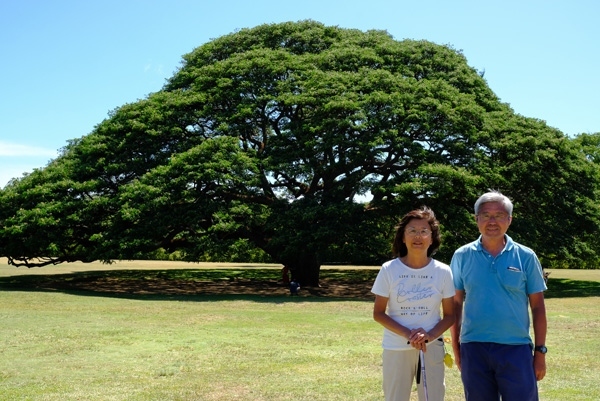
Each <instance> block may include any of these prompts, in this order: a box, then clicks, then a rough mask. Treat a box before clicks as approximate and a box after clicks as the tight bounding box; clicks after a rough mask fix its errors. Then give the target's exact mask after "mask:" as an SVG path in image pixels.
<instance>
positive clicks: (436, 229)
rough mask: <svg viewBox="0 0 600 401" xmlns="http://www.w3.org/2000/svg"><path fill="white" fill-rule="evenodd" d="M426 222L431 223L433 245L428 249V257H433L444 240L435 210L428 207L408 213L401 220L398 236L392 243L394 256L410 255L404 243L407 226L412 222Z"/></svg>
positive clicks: (397, 231)
mask: <svg viewBox="0 0 600 401" xmlns="http://www.w3.org/2000/svg"><path fill="white" fill-rule="evenodd" d="M415 219H416V220H425V221H427V223H429V227H431V241H432V242H431V245H430V246H429V248H428V249H427V256H431V255H433V254H434V253H435V252H436V251H437V250H438V249H439V247H440V244H441V243H442V238H441V235H440V223H439V221H437V219H436V218H435V213H433V210H431V209H430V208H428V207H427V206H423V207H422V208H420V209H415V210H411V211H410V212H408V213H406V214H405V215H404V216H403V217H402V219H400V223H399V224H398V225H397V226H396V236H395V237H394V242H393V243H392V254H393V255H394V256H395V257H402V256H406V254H407V253H408V249H407V248H406V244H405V243H404V241H403V239H404V230H405V229H406V226H407V225H408V223H409V222H410V221H411V220H415Z"/></svg>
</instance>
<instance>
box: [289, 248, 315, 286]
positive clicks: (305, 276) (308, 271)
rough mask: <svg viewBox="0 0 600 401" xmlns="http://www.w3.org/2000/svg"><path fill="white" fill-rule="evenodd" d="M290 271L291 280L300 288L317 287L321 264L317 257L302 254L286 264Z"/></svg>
mask: <svg viewBox="0 0 600 401" xmlns="http://www.w3.org/2000/svg"><path fill="white" fill-rule="evenodd" d="M286 266H287V267H288V268H289V269H290V272H291V279H292V280H295V281H296V282H298V283H299V284H300V287H318V286H319V275H320V272H321V263H320V262H319V261H318V260H317V255H314V254H302V255H299V257H297V258H296V259H294V260H290V261H289V262H287V263H286Z"/></svg>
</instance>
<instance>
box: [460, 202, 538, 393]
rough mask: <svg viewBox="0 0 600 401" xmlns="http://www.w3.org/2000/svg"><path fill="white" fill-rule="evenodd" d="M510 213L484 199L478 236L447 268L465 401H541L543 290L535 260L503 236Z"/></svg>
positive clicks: (502, 205) (478, 212) (503, 205)
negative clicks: (450, 276) (451, 282)
mask: <svg viewBox="0 0 600 401" xmlns="http://www.w3.org/2000/svg"><path fill="white" fill-rule="evenodd" d="M512 210H513V205H512V202H511V201H510V199H508V198H507V197H506V196H504V195H502V194H501V193H499V192H496V191H494V192H488V193H486V194H484V195H482V196H481V197H480V198H479V199H478V200H477V202H475V219H476V221H477V227H478V228H479V232H480V233H481V236H480V237H479V238H478V239H477V240H476V241H474V242H472V243H470V244H466V245H464V246H462V247H461V248H459V249H457V250H456V252H455V253H454V256H453V257H452V261H451V263H450V267H451V269H452V273H453V275H454V286H455V287H456V295H455V297H454V302H455V307H454V310H455V312H456V319H455V323H454V325H453V326H452V327H451V330H450V331H451V334H452V347H453V349H454V355H455V358H456V363H457V366H458V368H459V369H460V370H461V377H462V381H463V386H464V390H465V397H466V400H467V401H479V400H481V401H490V400H499V399H500V396H502V400H503V401H533V400H536V401H537V400H538V391H537V381H538V380H542V379H543V378H544V376H545V374H546V346H545V341H546V330H547V322H546V309H545V306H544V293H543V291H544V290H546V284H545V281H544V275H543V272H542V267H541V265H540V262H539V260H538V258H537V256H536V254H535V253H534V252H533V251H532V250H531V249H529V248H527V247H525V246H523V245H521V244H518V243H516V242H514V241H513V240H512V239H511V238H510V237H509V236H508V235H507V234H506V231H507V230H508V227H509V226H510V223H511V222H512ZM463 306H464V310H463ZM528 307H530V308H531V313H532V320H533V333H534V339H533V341H532V339H531V337H530V335H529V326H530V321H529V310H528Z"/></svg>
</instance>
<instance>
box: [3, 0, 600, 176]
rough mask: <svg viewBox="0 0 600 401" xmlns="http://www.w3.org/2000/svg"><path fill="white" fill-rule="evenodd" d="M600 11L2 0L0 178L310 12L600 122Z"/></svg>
mask: <svg viewBox="0 0 600 401" xmlns="http://www.w3.org/2000/svg"><path fill="white" fill-rule="evenodd" d="M206 3H208V4H206ZM599 16H600V2H598V1H596V0H568V1H567V0H504V1H494V2H492V1H482V0H476V1H474V0H473V1H471V0H469V1H467V0H453V1H450V0H430V1H427V0H423V1H414V0H411V1H404V0H369V1H358V0H339V1H333V0H317V1H315V0H303V1H301V2H289V1H274V0H253V1H248V0H232V1H228V0H221V1H207V0H204V1H202V0H197V1H192V0H163V1H158V0H145V1H144V0H2V1H0V55H1V56H0V187H3V186H4V185H5V184H6V183H7V182H8V181H9V180H10V179H11V178H13V177H20V176H21V175H22V174H23V173H24V172H29V171H31V170H32V169H34V168H41V167H44V166H45V165H46V164H47V163H48V161H49V160H50V159H52V158H54V157H56V155H57V152H58V150H59V149H60V148H62V147H63V146H65V145H66V144H67V141H68V140H69V139H73V138H79V137H81V136H83V135H86V134H88V133H90V132H91V131H92V130H93V129H94V127H95V126H96V125H97V124H99V123H100V122H101V121H102V120H104V119H105V118H107V116H108V112H109V111H111V110H113V109H115V108H117V107H119V106H121V105H123V104H125V103H132V102H135V101H137V100H138V99H143V98H145V97H146V96H147V95H148V94H150V93H152V92H157V91H159V90H161V88H162V86H163V84H164V83H165V80H166V79H167V78H168V77H170V76H172V75H173V73H174V72H175V71H176V70H177V68H178V66H179V65H180V61H181V56H182V55H184V54H186V53H189V52H190V51H192V50H193V49H194V48H196V47H198V46H201V45H202V44H204V43H206V42H208V41H210V40H211V39H214V38H217V37H219V36H222V35H226V34H229V33H232V32H234V31H236V30H237V29H241V28H250V27H254V26H257V25H260V24H264V23H277V22H284V21H299V20H304V19H312V20H315V21H319V22H322V23H324V24H326V25H336V26H340V27H343V28H356V29H360V30H363V31H364V30H368V29H380V30H386V31H388V32H389V33H390V34H391V35H393V36H394V38H395V39H397V40H402V39H405V38H409V39H425V40H430V41H432V42H435V43H438V44H448V45H451V46H452V47H454V48H455V49H458V50H461V51H462V52H463V54H464V55H465V56H466V58H467V61H468V63H469V65H470V66H472V67H474V68H476V69H477V70H480V71H481V70H485V79H486V80H487V82H488V85H489V86H490V88H491V89H492V90H493V91H494V92H495V93H496V94H497V95H498V96H499V97H500V98H501V100H502V101H503V102H505V103H509V104H510V105H511V107H512V108H513V109H514V111H515V112H517V113H519V114H522V115H524V116H527V117H534V118H539V119H541V120H545V121H546V122H547V123H548V125H550V126H552V127H555V128H558V129H560V130H561V131H562V132H564V133H565V134H568V135H576V134H579V133H583V132H586V133H594V132H600V112H599V110H598V109H599V104H598V103H599V102H598V96H599V95H600V73H599V71H600V24H598V17H599Z"/></svg>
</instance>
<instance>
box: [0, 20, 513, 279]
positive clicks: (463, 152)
mask: <svg viewBox="0 0 600 401" xmlns="http://www.w3.org/2000/svg"><path fill="white" fill-rule="evenodd" d="M494 113H496V114H498V113H500V114H506V115H507V116H512V111H511V110H510V109H508V107H507V106H506V105H503V104H501V103H500V102H499V101H498V99H497V98H496V96H495V95H494V94H493V92H492V91H491V90H490V89H489V88H488V87H487V85H486V83H485V81H484V80H483V78H482V77H481V76H480V74H478V73H477V71H475V70H474V69H473V68H471V67H469V66H468V65H467V62H466V60H465V58H464V56H463V55H462V54H461V53H460V52H458V51H455V50H453V49H451V48H449V47H446V46H439V45H436V44H433V43H429V42H425V41H412V40H404V41H397V40H394V39H393V38H392V37H391V36H390V35H388V34H387V33H386V32H383V31H369V32H361V31H357V30H349V29H342V28H338V27H327V26H324V25H322V24H320V23H317V22H313V21H304V22H298V23H283V24H273V25H262V26H259V27H256V28H254V29H243V30H241V31H239V32H236V33H234V34H231V35H227V36H223V37H221V38H218V39H215V40H213V41H211V42H209V43H207V44H205V45H203V46H201V47H199V48H197V49H195V50H194V51H193V52H191V53H190V54H187V55H185V56H184V57H183V63H182V66H181V68H180V69H179V71H178V72H177V73H176V74H175V75H174V76H173V77H172V78H171V79H170V80H169V81H168V82H167V84H166V85H165V86H164V88H163V89H162V90H161V91H160V92H157V93H154V94H151V95H149V96H148V97H147V98H146V99H143V100H140V101H138V102H137V103H134V104H127V105H124V106H122V107H120V108H118V109H116V110H115V111H114V112H112V113H111V115H110V116H109V118H107V119H106V120H105V121H103V122H101V123H100V124H99V125H98V126H96V127H95V129H94V130H93V132H91V133H90V134H88V135H86V136H84V137H82V138H80V139H76V140H72V141H71V142H70V143H69V144H68V145H67V146H66V147H65V148H64V149H63V151H62V154H61V156H60V157H58V158H57V159H55V160H53V161H52V162H51V163H50V164H49V165H48V166H47V167H45V168H43V169H40V170H37V171H35V172H34V173H32V174H30V175H28V176H25V177H23V178H21V179H18V180H13V181H12V182H11V183H10V184H9V185H8V186H7V187H6V188H5V189H4V190H3V191H2V192H1V193H0V197H1V199H0V219H1V221H2V231H0V240H1V241H2V242H1V244H0V247H1V248H0V252H1V254H2V255H4V256H7V257H9V261H10V262H11V263H12V264H14V265H17V266H19V265H26V266H41V265H46V264H52V263H61V262H69V261H76V260H82V261H92V260H102V261H107V262H108V261H110V260H113V259H134V258H146V257H149V255H152V254H153V252H156V250H158V249H161V250H164V251H165V252H167V253H172V252H177V255H178V257H179V258H182V259H184V260H190V261H194V260H203V258H206V255H223V254H226V253H227V249H228V248H230V247H232V246H234V245H235V244H239V241H244V242H245V243H247V244H248V246H251V247H254V248H256V249H260V250H262V252H264V253H265V254H266V255H268V256H269V257H270V259H271V260H272V261H274V262H278V263H282V264H285V265H287V266H288V267H289V268H290V269H291V270H292V272H293V274H294V275H295V276H296V278H297V279H298V280H299V281H300V282H301V283H302V284H303V285H318V283H319V270H320V266H321V264H322V263H323V262H345V263H369V264H378V263H380V262H381V261H382V260H384V259H385V258H387V257H389V253H388V251H389V243H390V240H391V234H392V232H393V226H394V224H395V223H396V221H397V218H398V217H399V216H400V215H402V214H404V213H405V212H406V211H408V210H409V209H410V208H414V207H419V206H421V205H424V204H427V205H430V206H432V207H434V209H435V210H436V212H437V213H438V216H439V217H440V220H441V221H442V224H443V226H444V230H445V231H444V233H445V236H444V238H445V242H444V244H445V245H444V247H443V248H442V251H441V254H440V255H441V257H442V258H445V259H447V260H446V261H448V260H449V256H450V255H451V253H452V251H453V249H454V248H455V246H458V245H460V244H462V243H463V242H465V241H467V240H470V239H472V238H473V236H474V235H475V233H476V231H475V226H474V223H473V220H472V216H470V214H469V208H471V207H472V203H473V201H474V200H475V199H476V197H477V195H478V194H479V193H481V191H482V190H484V189H487V188H488V186H490V185H493V184H491V183H498V184H499V185H500V184H506V183H507V182H508V181H507V180H502V179H500V176H499V172H498V171H496V170H494V169H493V168H490V167H489V166H490V163H491V160H493V158H494V157H502V158H503V160H504V159H506V157H505V156H502V151H499V152H495V151H494V150H493V146H494V144H495V143H497V144H502V143H503V142H501V135H504V134H505V133H504V131H502V130H501V129H498V128H496V127H494V126H493V125H490V124H489V123H486V121H487V120H488V118H489V116H490V115H494ZM499 189H502V188H499Z"/></svg>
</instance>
